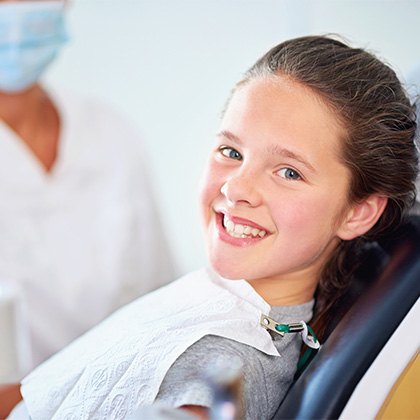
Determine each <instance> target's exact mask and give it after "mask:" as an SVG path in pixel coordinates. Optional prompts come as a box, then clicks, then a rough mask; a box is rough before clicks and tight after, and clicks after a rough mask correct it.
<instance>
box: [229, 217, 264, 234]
mask: <svg viewBox="0 0 420 420" xmlns="http://www.w3.org/2000/svg"><path fill="white" fill-rule="evenodd" d="M223 225H224V227H225V229H226V231H227V233H228V234H229V235H230V236H233V237H234V238H249V237H250V236H251V235H252V236H253V237H254V238H255V237H257V236H259V237H260V238H264V236H265V235H267V232H266V231H265V230H259V229H256V228H252V227H251V226H246V225H241V224H239V223H238V224H235V223H233V222H232V220H229V218H228V217H227V216H226V215H224V216H223Z"/></svg>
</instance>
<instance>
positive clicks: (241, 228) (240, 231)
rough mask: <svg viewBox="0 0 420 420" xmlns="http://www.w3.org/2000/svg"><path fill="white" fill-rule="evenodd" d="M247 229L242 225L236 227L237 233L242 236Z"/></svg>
mask: <svg viewBox="0 0 420 420" xmlns="http://www.w3.org/2000/svg"><path fill="white" fill-rule="evenodd" d="M244 230H245V227H244V226H242V225H235V230H234V232H235V233H238V234H239V235H242V234H243V233H244Z"/></svg>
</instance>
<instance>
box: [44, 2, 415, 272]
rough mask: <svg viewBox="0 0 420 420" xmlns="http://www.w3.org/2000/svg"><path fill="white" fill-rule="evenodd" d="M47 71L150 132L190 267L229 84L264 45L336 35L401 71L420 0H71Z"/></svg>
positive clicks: (170, 214) (176, 244)
mask: <svg viewBox="0 0 420 420" xmlns="http://www.w3.org/2000/svg"><path fill="white" fill-rule="evenodd" d="M68 18H69V28H70V32H71V35H72V41H71V43H70V44H69V45H68V46H67V47H66V48H65V50H64V51H63V53H62V55H61V56H60V58H59V60H58V61H57V62H56V63H55V64H54V65H53V66H52V68H51V70H50V72H49V73H48V75H47V79H48V81H50V82H53V83H59V84H61V85H64V86H66V87H68V88H70V89H74V90H76V91H78V92H81V93H87V94H90V95H94V96H97V97H101V98H103V99H105V100H106V101H107V102H108V103H110V104H112V105H114V106H115V107H116V108H117V109H119V110H120V111H121V112H123V113H125V114H126V115H127V116H128V117H129V118H130V119H131V120H132V121H133V122H134V123H135V124H136V125H137V126H138V128H139V130H140V132H141V133H142V134H143V136H144V141H145V143H146V146H147V149H148V151H149V155H150V158H151V159H150V164H151V169H152V171H153V177H152V180H151V181H152V182H153V185H154V187H155V189H156V194H157V197H158V200H159V204H160V207H161V213H162V215H163V217H164V223H165V227H166V229H167V232H168V236H169V239H170V241H171V243H172V248H173V250H174V253H175V255H176V257H177V259H178V262H179V266H180V269H181V271H182V272H185V271H189V270H191V269H194V268H197V267H200V266H201V265H203V264H204V263H205V252H204V246H203V241H202V237H201V231H200V223H199V216H198V209H197V206H196V196H197V188H198V179H199V176H200V173H201V168H202V166H203V163H204V161H205V156H206V153H207V151H208V149H209V147H210V146H211V142H212V138H213V135H214V133H215V132H216V130H217V124H218V118H219V114H220V110H221V108H222V107H223V103H224V101H225V99H226V96H227V94H228V92H229V90H230V88H231V86H232V85H233V83H234V82H235V81H236V80H238V79H239V78H240V75H241V73H242V72H243V71H244V70H245V69H246V68H247V67H248V66H249V65H251V64H252V63H253V61H254V60H255V59H256V58H257V57H258V56H259V55H261V54H262V53H263V52H265V50H267V49H268V48H270V47H271V46H273V45H274V44H276V43H278V42H279V41H281V40H283V39H285V38H288V37H292V36H296V35H303V34H309V33H329V32H334V33H340V34H342V35H344V36H345V37H347V38H348V39H349V40H351V41H354V42H355V43H356V44H357V45H360V46H363V47H368V48H369V49H372V50H374V51H376V52H377V53H378V54H379V55H380V56H382V57H385V58H386V59H387V60H388V61H389V62H390V63H391V64H393V65H394V66H395V67H396V69H397V70H398V71H399V72H401V74H406V73H408V72H409V71H410V70H411V68H413V67H414V66H415V64H416V63H419V62H420V54H419V53H418V51H419V40H420V1H409V0H400V1H385V0H382V1H369V0H363V1H355V0H348V1H343V0H336V1H297V0H291V1H281V0H207V1H205V0H190V1H187V0H150V1H145V0H73V2H69V7H68Z"/></svg>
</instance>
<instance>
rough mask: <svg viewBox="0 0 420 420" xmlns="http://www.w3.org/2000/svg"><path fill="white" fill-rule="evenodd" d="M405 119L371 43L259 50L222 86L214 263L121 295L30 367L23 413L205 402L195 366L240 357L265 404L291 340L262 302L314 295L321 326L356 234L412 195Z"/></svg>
mask: <svg viewBox="0 0 420 420" xmlns="http://www.w3.org/2000/svg"><path fill="white" fill-rule="evenodd" d="M415 130H416V122H415V113H414V108H413V106H412V105H411V104H410V102H409V100H408V99H407V97H406V94H405V92H404V89H403V88H402V86H401V84H400V82H399V81H398V79H397V77H396V75H395V73H394V72H393V70H391V69H390V68H389V67H388V66H386V65H385V64H383V63H382V62H381V61H379V60H378V59H377V58H375V57H374V56H372V55H371V54H369V53H367V52H365V51H363V50H360V49H354V48H351V47H349V46H347V45H345V44H343V43H341V42H339V41H337V40H334V39H331V38H327V37H318V36H313V37H304V38H297V39H293V40H289V41H286V42H284V43H282V44H280V45H278V46H276V47H275V48H273V49H272V50H270V51H269V52H268V53H267V54H266V55H264V56H263V57H262V58H261V59H260V60H259V61H258V62H257V63H256V64H255V65H254V66H253V67H252V68H251V69H250V70H249V71H248V72H247V73H246V74H245V77H244V79H243V80H242V81H240V82H239V83H238V84H237V86H236V87H235V89H234V90H233V93H232V95H231V97H230V99H229V101H228V103H227V107H226V110H225V112H224V115H223V118H222V121H221V126H220V130H219V132H218V133H217V135H216V144H215V146H214V149H213V152H212V153H211V156H210V159H209V163H208V166H207V169H206V172H205V175H204V178H203V183H202V191H201V208H202V215H203V225H204V228H205V235H206V241H207V248H208V255H209V261H210V265H211V267H212V270H202V271H199V272H196V273H192V274H190V275H188V276H186V277H184V278H182V279H180V280H178V281H176V282H174V283H172V284H171V285H169V286H167V287H166V288H163V289H160V290H159V291H157V292H154V293H152V294H149V295H148V296H146V297H144V298H141V299H139V300H138V301H136V302H134V303H132V304H130V305H129V306H127V307H126V308H125V309H123V310H121V311H119V312H117V313H116V314H115V315H114V316H112V317H111V318H109V319H108V320H107V321H105V322H104V323H102V324H101V325H99V326H98V327H96V328H95V329H94V330H92V331H91V332H90V333H88V334H86V335H85V336H83V337H81V338H80V339H79V340H77V341H76V342H74V343H73V344H72V345H70V346H69V347H68V348H67V349H65V350H64V351H63V352H61V353H59V354H57V355H56V356H55V357H53V358H52V359H50V361H48V362H46V363H45V364H44V365H42V366H41V367H40V368H38V369H37V370H36V371H34V372H33V373H32V374H31V375H30V376H29V377H28V378H26V379H25V380H24V381H23V387H22V393H23V395H24V397H25V401H26V404H27V406H28V410H29V413H30V415H31V417H32V418H33V419H37V418H64V417H66V415H70V414H71V415H74V416H76V417H77V418H92V417H95V418H96V417H99V416H103V417H104V418H119V417H125V416H126V415H129V414H130V413H132V412H134V411H135V410H136V409H137V407H139V406H142V405H148V404H152V403H153V402H156V401H160V402H164V403H166V404H168V405H170V406H172V407H182V408H184V409H186V410H189V411H190V412H192V413H195V414H198V415H200V416H202V417H205V416H206V415H207V408H208V407H210V406H211V404H212V390H211V387H210V386H209V385H208V383H206V381H205V380H203V378H204V376H205V371H206V369H207V367H208V366H209V365H211V363H213V362H217V363H219V362H220V361H222V362H224V363H232V362H233V361H234V360H235V361H238V360H239V361H240V363H241V364H242V373H243V393H242V400H243V404H244V417H245V418H248V419H269V418H271V417H272V415H273V414H274V412H275V410H276V408H277V404H278V401H280V400H281V398H282V396H283V395H284V394H285V392H286V390H287V388H288V386H289V384H290V383H291V381H292V379H293V375H294V372H295V366H296V363H297V361H298V358H299V352H300V347H301V341H300V338H299V336H298V335H293V334H286V335H285V336H284V337H281V336H279V335H277V336H272V335H270V334H269V333H268V332H267V331H266V330H265V329H264V328H262V327H261V326H260V324H259V321H260V317H261V315H269V316H270V317H271V318H274V319H275V320H277V321H278V322H279V323H288V322H293V321H301V320H304V321H309V320H310V319H311V317H312V310H313V305H314V297H315V307H314V313H315V318H314V320H315V321H316V322H317V324H318V326H319V331H321V332H322V329H323V328H324V327H325V323H326V321H325V320H326V319H327V318H328V313H329V310H330V308H331V307H332V306H333V305H334V302H335V301H336V300H337V299H338V297H340V296H341V295H342V293H344V291H345V289H346V286H347V285H348V284H349V282H350V281H351V274H352V269H354V268H355V267H356V260H355V256H356V255H357V250H358V249H359V248H360V246H361V245H362V244H363V241H364V240H366V239H370V240H372V239H376V238H377V237H378V236H379V235H383V234H386V233H389V232H390V231H391V230H392V229H394V228H396V227H398V225H399V224H400V223H401V222H402V220H403V219H404V215H405V214H406V212H407V210H408V209H409V208H410V206H411V205H412V203H413V201H414V198H415V185H414V181H415V178H416V174H417V153H416V148H415V144H414V135H415ZM238 279H239V280H238ZM240 279H242V280H240ZM279 356H280V357H279Z"/></svg>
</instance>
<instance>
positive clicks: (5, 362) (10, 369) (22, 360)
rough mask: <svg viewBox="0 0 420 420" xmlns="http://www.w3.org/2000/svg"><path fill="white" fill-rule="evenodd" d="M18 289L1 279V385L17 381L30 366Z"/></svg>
mask: <svg viewBox="0 0 420 420" xmlns="http://www.w3.org/2000/svg"><path fill="white" fill-rule="evenodd" d="M25 319H26V317H25V307H24V304H23V299H22V294H21V291H20V288H19V287H18V286H17V285H16V284H14V283H12V282H10V281H5V280H0V384H7V383H16V382H19V381H20V379H22V376H23V375H24V374H25V373H27V370H28V367H29V365H30V360H31V358H30V356H31V352H30V345H29V331H28V328H27V323H26V322H25Z"/></svg>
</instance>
